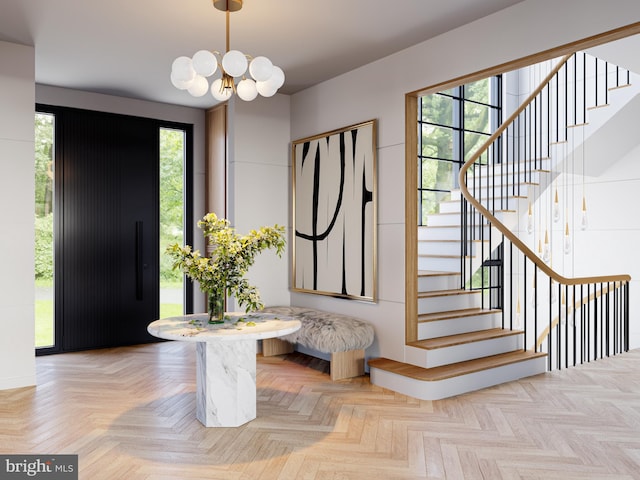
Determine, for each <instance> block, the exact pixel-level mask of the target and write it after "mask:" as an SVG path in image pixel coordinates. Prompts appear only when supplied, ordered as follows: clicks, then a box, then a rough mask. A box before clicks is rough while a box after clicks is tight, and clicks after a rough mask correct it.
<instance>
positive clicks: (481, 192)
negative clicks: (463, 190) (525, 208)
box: [468, 182, 535, 205]
mask: <svg viewBox="0 0 640 480" xmlns="http://www.w3.org/2000/svg"><path fill="white" fill-rule="evenodd" d="M510 183H511V182H509V185H508V186H507V187H504V188H503V189H502V190H501V189H500V187H501V184H497V185H496V186H495V188H494V187H493V185H490V186H487V185H486V183H484V182H483V185H481V186H476V187H473V186H472V185H470V186H469V187H468V189H469V192H470V193H471V194H472V195H473V196H474V197H476V198H482V199H486V198H495V199H496V205H498V200H497V199H499V198H501V197H502V196H505V197H507V196H511V195H517V196H522V197H526V196H528V195H529V190H530V188H531V187H532V186H535V185H527V184H524V185H516V186H515V187H514V186H513V185H511V184H510Z"/></svg>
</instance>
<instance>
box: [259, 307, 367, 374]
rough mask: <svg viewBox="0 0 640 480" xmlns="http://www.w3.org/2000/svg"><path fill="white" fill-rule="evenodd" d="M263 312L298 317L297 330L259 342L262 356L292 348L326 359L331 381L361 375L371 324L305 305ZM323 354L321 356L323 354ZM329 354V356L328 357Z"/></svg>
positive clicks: (276, 308) (279, 353)
mask: <svg viewBox="0 0 640 480" xmlns="http://www.w3.org/2000/svg"><path fill="white" fill-rule="evenodd" d="M263 311H264V312H266V313H273V314H276V315H282V316H288V317H293V318H296V319H297V320H300V323H301V324H302V326H301V327H300V329H299V330H298V331H296V332H294V333H291V334H289V335H285V336H283V337H280V338H269V339H264V340H263V341H262V354H263V355H264V356H265V357H268V356H272V355H281V354H284V353H291V352H293V351H294V348H295V350H298V351H299V352H302V353H306V354H309V355H312V356H316V357H320V358H324V359H325V360H329V361H330V362H331V363H330V371H331V380H339V379H343V378H351V377H358V376H360V375H364V349H365V348H367V347H369V346H370V345H371V344H372V343H373V337H374V331H373V327H372V326H371V325H370V324H368V323H366V322H364V321H362V320H360V319H358V318H354V317H350V316H347V315H342V314H339V313H330V312H325V311H322V310H315V309H312V308H305V307H286V306H281V307H266V308H265V309H264V310H263ZM323 354H324V355H323ZM328 355H330V357H328Z"/></svg>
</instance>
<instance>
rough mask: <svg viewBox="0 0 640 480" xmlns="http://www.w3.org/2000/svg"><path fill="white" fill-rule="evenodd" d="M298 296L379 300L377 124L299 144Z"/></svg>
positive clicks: (296, 150) (295, 215) (296, 206)
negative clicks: (311, 294) (306, 293)
mask: <svg viewBox="0 0 640 480" xmlns="http://www.w3.org/2000/svg"><path fill="white" fill-rule="evenodd" d="M292 159H293V202H294V203H293V228H294V232H295V236H294V245H293V258H294V262H293V290H295V291H300V292H308V293H317V294H322V295H331V296H335V297H344V298H352V299H358V300H368V301H375V300H376V281H377V279H376V229H377V227H376V222H377V219H376V120H370V121H367V122H363V123H360V124H357V125H351V126H349V127H345V128H342V129H339V130H334V131H332V132H328V133H323V134H321V135H316V136H313V137H308V138H304V139H301V140H296V141H295V142H293V144H292Z"/></svg>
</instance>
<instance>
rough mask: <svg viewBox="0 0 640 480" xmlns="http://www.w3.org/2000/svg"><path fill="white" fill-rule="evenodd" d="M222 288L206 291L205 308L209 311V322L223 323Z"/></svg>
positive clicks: (223, 293) (223, 294)
mask: <svg viewBox="0 0 640 480" xmlns="http://www.w3.org/2000/svg"><path fill="white" fill-rule="evenodd" d="M224 297H225V292H224V290H214V291H211V292H207V300H208V301H207V307H208V308H207V310H208V312H209V323H211V324H216V323H224Z"/></svg>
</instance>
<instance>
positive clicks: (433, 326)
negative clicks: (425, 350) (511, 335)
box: [418, 313, 502, 340]
mask: <svg viewBox="0 0 640 480" xmlns="http://www.w3.org/2000/svg"><path fill="white" fill-rule="evenodd" d="M501 322H502V318H501V316H500V314H497V313H492V314H487V315H471V316H468V317H460V318H450V319H447V320H434V321H433V322H420V323H418V340H426V339H428V338H438V337H446V336H448V335H458V334H460V333H468V332H475V331H477V330H488V329H490V328H497V327H499V326H500V324H501Z"/></svg>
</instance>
